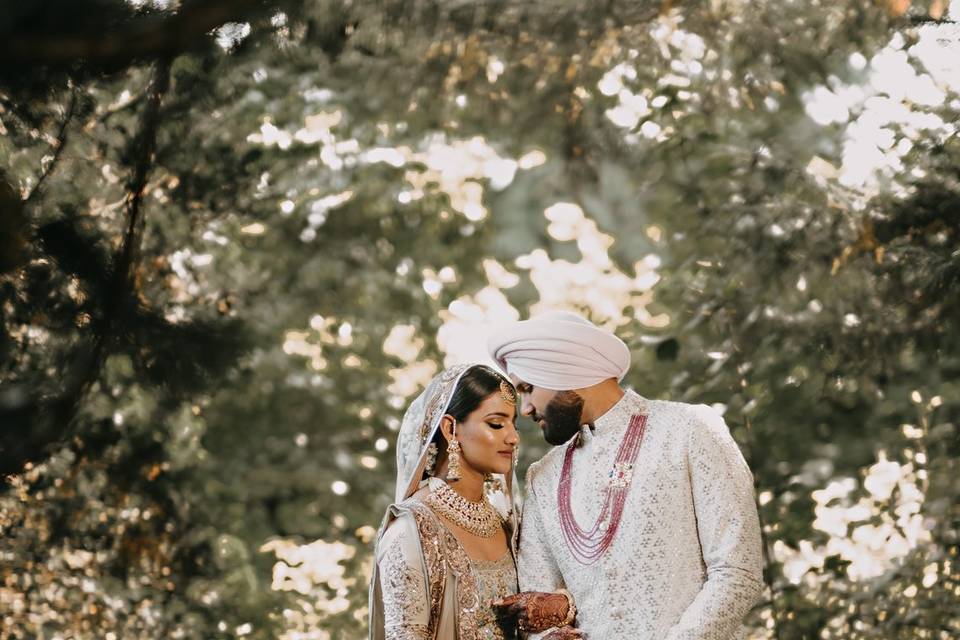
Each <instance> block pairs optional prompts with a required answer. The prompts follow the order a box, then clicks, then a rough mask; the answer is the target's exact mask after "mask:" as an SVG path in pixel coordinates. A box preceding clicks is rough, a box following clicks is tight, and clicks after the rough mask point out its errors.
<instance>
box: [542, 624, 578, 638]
mask: <svg viewBox="0 0 960 640" xmlns="http://www.w3.org/2000/svg"><path fill="white" fill-rule="evenodd" d="M586 637H587V636H586V635H585V634H584V633H583V631H581V630H580V629H576V628H574V627H570V626H566V627H558V628H556V629H554V630H553V631H551V632H550V633H548V634H547V635H545V636H544V637H543V640H582V639H583V638H586Z"/></svg>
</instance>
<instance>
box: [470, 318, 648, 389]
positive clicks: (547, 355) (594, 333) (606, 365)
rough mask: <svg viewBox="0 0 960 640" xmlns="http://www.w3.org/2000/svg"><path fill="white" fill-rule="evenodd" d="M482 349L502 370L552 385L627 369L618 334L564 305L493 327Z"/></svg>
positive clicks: (578, 383) (571, 385)
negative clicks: (528, 317) (560, 309)
mask: <svg viewBox="0 0 960 640" xmlns="http://www.w3.org/2000/svg"><path fill="white" fill-rule="evenodd" d="M487 349H488V350H489V351H490V355H491V357H493V359H494V360H496V361H497V363H498V364H499V365H500V366H501V367H502V368H503V369H504V370H505V371H506V372H507V373H509V374H513V375H515V376H517V377H518V378H520V379H521V380H523V381H524V382H528V383H530V384H532V385H533V386H535V387H543V388H544V389H551V390H554V391H566V390H570V389H584V388H586V387H590V386H593V385H595V384H597V383H598V382H603V381H604V380H609V379H610V378H616V379H617V380H620V379H622V378H623V376H625V375H626V373H627V371H628V370H629V369H630V350H629V349H628V348H627V345H625V344H624V343H623V340H621V339H620V338H618V337H617V336H615V335H613V334H612V333H610V332H608V331H604V330H603V329H601V328H599V327H597V326H596V325H595V324H593V323H592V322H590V321H589V320H587V319H586V318H582V317H580V316H578V315H577V314H575V313H569V312H567V311H552V312H550V313H544V314H541V315H539V316H537V317H535V318H531V319H530V320H522V321H520V322H513V323H510V324H508V325H504V326H502V327H499V328H497V329H495V330H494V331H493V333H492V334H491V336H490V339H489V340H488V341H487Z"/></svg>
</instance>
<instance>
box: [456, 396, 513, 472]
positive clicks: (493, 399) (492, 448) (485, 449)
mask: <svg viewBox="0 0 960 640" xmlns="http://www.w3.org/2000/svg"><path fill="white" fill-rule="evenodd" d="M516 413H517V410H516V406H515V405H513V404H510V403H509V402H507V401H506V400H504V398H503V396H502V395H501V394H500V392H499V391H494V392H493V393H491V394H490V395H489V396H487V397H486V398H484V400H483V402H481V403H480V405H479V406H478V407H477V408H476V409H474V410H473V412H471V413H470V414H469V415H467V417H466V418H465V419H464V420H463V421H461V422H460V423H459V424H458V425H457V440H459V441H460V451H461V453H462V456H463V462H465V463H466V464H467V465H469V466H470V468H472V469H474V470H476V471H478V472H479V473H504V474H506V473H509V472H510V468H511V465H512V464H513V453H514V450H515V449H516V448H517V443H518V442H519V438H518V437H517V425H516Z"/></svg>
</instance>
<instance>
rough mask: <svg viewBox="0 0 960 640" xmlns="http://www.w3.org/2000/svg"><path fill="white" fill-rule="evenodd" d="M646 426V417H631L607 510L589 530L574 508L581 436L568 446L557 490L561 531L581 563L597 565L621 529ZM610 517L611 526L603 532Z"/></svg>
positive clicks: (605, 502)
mask: <svg viewBox="0 0 960 640" xmlns="http://www.w3.org/2000/svg"><path fill="white" fill-rule="evenodd" d="M646 426H647V416H646V415H643V414H637V415H634V416H632V417H631V418H630V426H629V427H627V432H626V433H625V434H624V436H623V441H622V442H621V443H620V449H619V450H618V451H617V457H616V459H615V460H614V462H613V469H612V470H611V471H610V475H609V478H610V480H609V482H608V484H607V488H606V490H605V491H604V499H603V508H602V509H601V510H600V515H599V516H597V521H596V522H595V523H594V524H593V527H592V528H591V529H590V530H589V531H586V530H584V529H583V528H581V527H580V525H579V524H578V523H577V520H576V518H575V517H574V515H573V509H572V508H571V506H570V489H571V487H572V486H573V479H572V477H571V468H572V467H573V453H574V451H575V450H576V448H577V443H578V441H579V439H580V436H577V437H576V438H574V439H573V441H572V442H571V443H570V444H568V445H567V450H566V452H565V454H564V458H563V467H562V468H561V470H560V485H559V486H558V487H557V504H558V505H559V507H560V528H561V529H562V530H563V537H564V538H566V540H567V546H568V547H570V551H571V552H572V553H573V556H574V558H576V560H577V562H579V563H580V564H584V565H591V564H594V563H595V562H596V561H597V560H599V559H600V557H601V556H602V555H603V554H604V552H606V550H607V548H608V547H609V546H610V544H611V543H612V542H613V537H614V536H615V535H616V533H617V528H618V527H619V526H620V519H621V518H622V517H623V505H624V504H625V503H626V500H627V493H628V492H629V491H630V484H631V482H632V481H633V465H634V463H635V462H636V460H637V455H638V454H639V453H640V443H641V442H643V432H644V430H645V429H646ZM608 516H609V518H610V524H609V526H607V527H606V528H605V529H603V530H601V529H602V527H603V523H604V522H605V521H606V520H607V517H608Z"/></svg>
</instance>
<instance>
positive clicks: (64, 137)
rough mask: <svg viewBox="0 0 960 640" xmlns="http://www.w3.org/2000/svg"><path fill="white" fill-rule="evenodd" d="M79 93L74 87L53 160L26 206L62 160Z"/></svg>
mask: <svg viewBox="0 0 960 640" xmlns="http://www.w3.org/2000/svg"><path fill="white" fill-rule="evenodd" d="M77 91H78V90H77V88H76V87H74V89H73V92H72V93H71V94H70V104H69V105H68V106H67V113H66V115H65V116H64V118H63V124H61V125H60V131H59V133H57V141H56V142H55V143H54V146H55V149H54V151H53V159H52V160H50V164H48V165H47V168H46V169H45V170H44V172H43V173H42V174H40V179H39V180H37V184H35V185H34V186H33V189H31V190H30V195H28V196H27V197H26V200H25V201H24V204H26V203H27V202H30V201H31V200H32V199H33V197H34V196H35V195H37V194H38V193H39V192H40V187H41V186H42V185H43V182H44V181H45V180H46V179H47V178H48V177H49V176H50V174H51V173H53V170H54V168H55V167H56V166H57V161H58V160H60V155H61V154H62V153H63V147H64V146H65V145H66V144H67V125H69V124H70V121H71V120H72V119H73V114H74V112H75V111H76V108H77Z"/></svg>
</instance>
